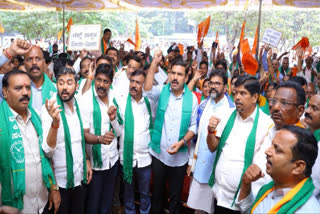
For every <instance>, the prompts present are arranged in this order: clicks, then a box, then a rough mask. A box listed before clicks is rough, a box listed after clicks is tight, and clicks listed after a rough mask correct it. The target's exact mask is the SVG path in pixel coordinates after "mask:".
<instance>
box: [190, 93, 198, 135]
mask: <svg viewBox="0 0 320 214" xmlns="http://www.w3.org/2000/svg"><path fill="white" fill-rule="evenodd" d="M192 96H193V101H192V103H193V104H192V115H191V120H190V125H189V128H188V131H192V132H193V133H194V134H195V135H196V134H197V112H198V100H197V97H196V95H194V94H192Z"/></svg>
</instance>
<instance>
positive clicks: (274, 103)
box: [270, 98, 299, 108]
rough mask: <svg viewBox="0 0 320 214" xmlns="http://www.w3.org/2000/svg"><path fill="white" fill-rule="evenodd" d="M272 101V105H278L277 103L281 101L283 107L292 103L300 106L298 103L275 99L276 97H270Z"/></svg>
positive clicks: (287, 106)
mask: <svg viewBox="0 0 320 214" xmlns="http://www.w3.org/2000/svg"><path fill="white" fill-rule="evenodd" d="M270 103H271V105H276V104H277V103H280V106H281V107H282V108H289V106H290V105H295V106H299V105H298V104H296V103H292V102H287V101H285V100H277V99H274V98H270Z"/></svg>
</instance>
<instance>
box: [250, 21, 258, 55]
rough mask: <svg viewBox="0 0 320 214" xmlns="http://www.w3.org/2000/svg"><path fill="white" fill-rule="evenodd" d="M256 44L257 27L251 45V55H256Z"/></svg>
mask: <svg viewBox="0 0 320 214" xmlns="http://www.w3.org/2000/svg"><path fill="white" fill-rule="evenodd" d="M257 43H258V27H257V30H256V35H255V36H254V41H253V45H252V51H251V54H256V51H257V45H258V44H257Z"/></svg>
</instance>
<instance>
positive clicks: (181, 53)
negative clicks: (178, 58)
mask: <svg viewBox="0 0 320 214" xmlns="http://www.w3.org/2000/svg"><path fill="white" fill-rule="evenodd" d="M178 47H179V50H180V55H183V53H184V48H183V44H180V43H179V44H178Z"/></svg>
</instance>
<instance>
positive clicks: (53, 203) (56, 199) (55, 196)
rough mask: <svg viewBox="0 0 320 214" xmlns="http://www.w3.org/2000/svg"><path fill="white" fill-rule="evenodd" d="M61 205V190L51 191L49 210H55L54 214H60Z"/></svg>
mask: <svg viewBox="0 0 320 214" xmlns="http://www.w3.org/2000/svg"><path fill="white" fill-rule="evenodd" d="M60 203H61V196H60V192H59V190H50V193H49V210H51V209H52V208H54V214H56V213H58V210H59V207H60Z"/></svg>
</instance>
